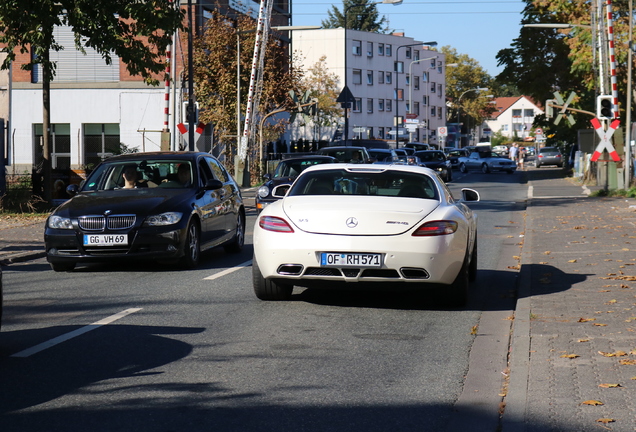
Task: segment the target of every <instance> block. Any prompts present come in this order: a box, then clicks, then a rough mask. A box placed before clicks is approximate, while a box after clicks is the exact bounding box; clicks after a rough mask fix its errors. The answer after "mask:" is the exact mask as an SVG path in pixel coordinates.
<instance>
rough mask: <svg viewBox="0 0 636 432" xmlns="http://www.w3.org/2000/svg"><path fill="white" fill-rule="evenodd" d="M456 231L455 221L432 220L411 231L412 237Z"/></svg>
mask: <svg viewBox="0 0 636 432" xmlns="http://www.w3.org/2000/svg"><path fill="white" fill-rule="evenodd" d="M455 231H457V222H455V221H444V220H442V221H432V222H426V223H425V224H423V225H422V226H420V227H419V228H418V229H416V230H415V232H414V233H413V236H414V237H426V236H438V235H447V234H452V233H454V232H455Z"/></svg>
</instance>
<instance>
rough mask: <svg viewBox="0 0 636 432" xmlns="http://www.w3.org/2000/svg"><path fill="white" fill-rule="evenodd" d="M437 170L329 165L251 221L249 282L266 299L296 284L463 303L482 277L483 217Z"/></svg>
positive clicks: (466, 193)
mask: <svg viewBox="0 0 636 432" xmlns="http://www.w3.org/2000/svg"><path fill="white" fill-rule="evenodd" d="M478 200H479V194H478V193H477V192H476V191H474V190H472V189H463V190H462V199H459V200H458V199H454V198H453V195H452V193H451V191H450V190H449V189H448V188H447V186H446V185H445V184H444V182H443V181H442V180H441V179H440V178H439V176H437V175H435V174H434V172H433V171H431V170H430V169H427V168H424V167H420V166H413V165H400V164H392V165H376V164H367V165H344V164H323V165H316V166H313V167H310V168H308V169H306V170H305V171H303V172H302V173H301V174H300V176H298V178H297V179H296V181H295V182H294V184H293V185H292V187H291V189H290V190H289V192H288V193H287V195H285V196H284V197H283V199H281V200H279V201H277V202H275V203H273V204H272V205H269V206H267V207H266V208H265V210H263V212H262V213H261V214H260V215H259V216H258V218H257V220H256V222H255V224H254V258H253V260H252V274H253V277H252V281H253V288H254V293H255V294H256V296H257V297H258V298H259V299H261V300H288V299H290V297H291V295H292V291H293V288H294V286H301V287H310V288H325V289H351V288H353V287H359V288H365V289H369V288H381V289H385V290H389V291H395V290H400V289H410V290H416V291H424V292H426V291H427V290H428V291H429V292H432V291H437V292H440V293H442V294H443V295H444V296H448V299H449V300H451V301H452V302H453V303H456V304H458V305H461V304H463V303H465V302H466V299H467V295H468V289H469V281H471V280H474V279H475V278H476V276H477V216H476V215H475V214H474V213H473V212H472V211H471V209H470V208H469V207H468V206H467V205H466V204H465V201H478Z"/></svg>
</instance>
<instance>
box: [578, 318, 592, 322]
mask: <svg viewBox="0 0 636 432" xmlns="http://www.w3.org/2000/svg"><path fill="white" fill-rule="evenodd" d="M588 321H596V318H579V322H588Z"/></svg>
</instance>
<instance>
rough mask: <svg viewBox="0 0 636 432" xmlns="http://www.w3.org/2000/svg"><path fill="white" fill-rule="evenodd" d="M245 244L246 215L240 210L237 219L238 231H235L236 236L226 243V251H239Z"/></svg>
mask: <svg viewBox="0 0 636 432" xmlns="http://www.w3.org/2000/svg"><path fill="white" fill-rule="evenodd" d="M244 244H245V216H243V213H242V212H240V211H239V214H238V217H237V220H236V231H235V232H234V238H233V239H232V240H231V241H230V243H228V244H227V245H225V251H226V252H230V253H239V252H241V250H242V249H243V245H244Z"/></svg>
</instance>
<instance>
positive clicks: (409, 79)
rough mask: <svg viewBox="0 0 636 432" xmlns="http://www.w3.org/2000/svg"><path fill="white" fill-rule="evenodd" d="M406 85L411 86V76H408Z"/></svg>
mask: <svg viewBox="0 0 636 432" xmlns="http://www.w3.org/2000/svg"><path fill="white" fill-rule="evenodd" d="M406 85H407V86H408V85H411V76H410V75H409V74H406Z"/></svg>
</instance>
